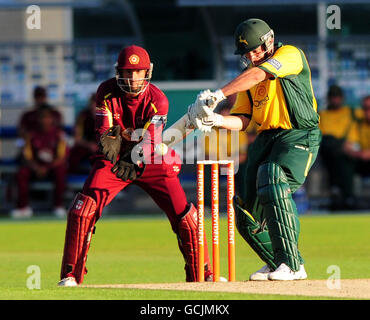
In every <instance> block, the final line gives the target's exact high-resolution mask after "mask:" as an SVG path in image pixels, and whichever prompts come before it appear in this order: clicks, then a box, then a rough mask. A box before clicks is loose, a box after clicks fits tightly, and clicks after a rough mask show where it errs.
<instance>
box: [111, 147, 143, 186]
mask: <svg viewBox="0 0 370 320" xmlns="http://www.w3.org/2000/svg"><path fill="white" fill-rule="evenodd" d="M135 152H136V151H135ZM144 170H145V163H144V162H141V163H140V164H134V163H133V162H132V158H131V150H130V151H127V152H126V153H125V154H124V155H123V156H121V158H120V159H119V160H118V161H117V162H116V164H115V165H114V166H113V168H112V169H111V171H112V172H113V173H115V174H116V177H117V178H120V179H122V180H123V181H127V180H131V181H133V180H136V179H137V178H140V177H141V176H142V174H143V173H144Z"/></svg>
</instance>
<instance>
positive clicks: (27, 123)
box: [18, 86, 62, 138]
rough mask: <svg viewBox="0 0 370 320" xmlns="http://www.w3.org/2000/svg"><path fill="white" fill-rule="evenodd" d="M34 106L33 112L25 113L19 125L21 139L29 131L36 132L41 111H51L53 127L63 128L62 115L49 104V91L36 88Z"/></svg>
mask: <svg viewBox="0 0 370 320" xmlns="http://www.w3.org/2000/svg"><path fill="white" fill-rule="evenodd" d="M33 99H34V105H33V107H32V109H31V110H29V111H27V112H25V113H24V114H23V115H22V117H21V120H20V123H19V125H18V131H19V135H20V137H22V138H24V137H25V136H26V134H27V132H28V131H33V130H35V124H36V123H37V121H38V118H39V113H40V111H42V110H44V109H49V110H50V111H51V114H52V118H53V126H54V127H58V128H61V127H62V115H61V114H60V112H59V111H58V110H56V109H55V108H54V107H53V106H51V105H50V104H48V96H47V91H46V89H45V88H44V87H40V86H38V87H36V88H35V89H34V91H33Z"/></svg>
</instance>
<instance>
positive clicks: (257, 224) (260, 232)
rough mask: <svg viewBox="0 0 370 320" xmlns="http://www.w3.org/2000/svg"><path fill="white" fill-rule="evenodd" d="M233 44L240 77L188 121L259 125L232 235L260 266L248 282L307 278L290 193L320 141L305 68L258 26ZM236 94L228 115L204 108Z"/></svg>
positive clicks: (243, 29) (294, 51) (201, 102)
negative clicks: (235, 232)
mask: <svg viewBox="0 0 370 320" xmlns="http://www.w3.org/2000/svg"><path fill="white" fill-rule="evenodd" d="M235 44H236V51H235V54H238V55H241V58H242V61H243V62H245V65H246V70H244V71H243V72H242V73H241V74H240V75H239V76H237V77H236V78H235V79H234V80H232V81H231V82H229V83H228V84H226V85H225V86H224V87H222V88H221V89H219V90H216V91H214V92H211V91H209V90H206V91H203V92H201V93H200V94H199V95H198V98H197V100H196V101H195V103H194V104H193V105H191V106H190V107H189V109H188V116H189V118H190V121H191V122H192V124H193V125H194V126H195V127H196V128H198V129H200V130H202V131H204V132H207V131H210V130H211V128H212V127H214V126H216V127H222V128H226V129H231V130H245V129H246V128H247V126H248V124H249V122H250V120H251V119H252V118H253V119H254V120H255V122H256V123H257V124H258V127H259V128H258V136H257V138H256V140H255V142H254V143H253V144H252V145H251V146H250V149H249V150H248V163H247V168H246V175H245V183H246V189H245V190H246V192H245V194H244V195H243V196H242V199H240V198H238V197H236V198H235V210H236V223H237V228H238V230H239V232H240V234H241V235H242V236H243V238H244V239H245V240H246V241H247V243H248V244H249V245H250V246H251V247H252V248H253V250H254V251H255V252H256V253H257V254H258V256H259V257H260V258H261V259H262V260H263V261H264V262H265V263H266V265H265V266H264V267H263V268H262V269H260V270H258V271H257V272H255V273H253V274H252V275H251V276H250V279H251V280H268V279H269V280H298V279H306V278H307V274H306V271H305V269H304V261H303V259H302V256H301V254H300V252H299V250H298V236H299V232H300V223H299V219H298V213H297V209H296V205H295V203H294V201H293V199H292V194H293V193H294V192H295V191H296V190H297V189H298V188H299V187H300V186H301V185H302V184H303V183H304V181H305V179H306V177H307V174H308V172H309V170H310V168H311V166H312V164H313V163H314V161H315V159H316V156H317V152H318V149H319V145H320V141H321V132H320V130H319V128H318V123H319V115H318V113H317V104H316V99H315V95H314V92H313V89H312V82H311V72H310V68H309V65H308V62H307V59H306V57H305V55H304V53H303V51H302V50H301V49H299V48H297V47H295V46H292V45H283V44H281V43H277V44H275V43H274V32H273V30H272V29H271V28H270V27H269V26H268V25H267V23H266V22H264V21H262V20H259V19H248V20H246V21H244V22H242V23H241V24H239V26H238V27H237V29H236V32H235ZM235 93H237V98H236V102H235V104H234V106H233V108H232V110H231V115H230V116H222V115H220V114H217V113H214V112H212V110H211V109H210V108H209V107H208V105H213V104H216V103H218V102H220V101H222V100H223V99H225V97H227V96H230V95H232V94H235Z"/></svg>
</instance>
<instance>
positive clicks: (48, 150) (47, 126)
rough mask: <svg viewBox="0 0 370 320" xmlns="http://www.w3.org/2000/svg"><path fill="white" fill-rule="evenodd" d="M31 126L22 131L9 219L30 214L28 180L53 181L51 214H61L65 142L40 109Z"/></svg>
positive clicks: (47, 111) (49, 114) (48, 114)
mask: <svg viewBox="0 0 370 320" xmlns="http://www.w3.org/2000/svg"><path fill="white" fill-rule="evenodd" d="M37 116H38V118H37V119H36V122H35V123H34V129H32V130H29V131H27V132H25V135H24V138H25V145H24V148H23V152H22V161H21V166H20V168H19V170H18V172H17V176H16V180H17V187H18V199H17V208H16V209H14V210H12V211H11V217H13V218H28V217H31V216H32V215H33V211H32V208H30V207H29V183H30V181H31V179H32V180H44V179H52V180H53V181H54V211H53V213H54V215H55V216H57V217H64V216H65V214H66V210H65V209H64V207H63V200H64V199H63V196H64V189H65V180H66V157H67V151H68V149H67V144H66V141H65V140H64V134H63V132H62V130H61V129H60V128H58V127H56V126H55V118H54V113H53V112H52V110H51V109H49V108H43V109H42V110H39V111H38V113H37Z"/></svg>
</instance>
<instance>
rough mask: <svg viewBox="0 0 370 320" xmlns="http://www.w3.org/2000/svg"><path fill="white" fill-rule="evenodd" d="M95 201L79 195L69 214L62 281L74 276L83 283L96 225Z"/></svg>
mask: <svg viewBox="0 0 370 320" xmlns="http://www.w3.org/2000/svg"><path fill="white" fill-rule="evenodd" d="M95 211H96V203H95V200H94V199H93V198H91V197H89V196H86V195H84V194H82V193H78V194H77V195H76V197H75V199H74V201H73V203H72V206H71V208H70V210H69V213H68V219H67V229H66V237H65V244H64V254H63V261H62V269H61V274H60V277H61V279H63V278H65V277H67V276H70V275H73V276H74V277H75V278H76V281H77V283H79V284H80V283H82V281H83V278H84V275H85V273H86V272H87V270H86V268H85V265H86V258H87V252H88V250H89V247H90V242H91V236H92V233H93V229H94V224H95Z"/></svg>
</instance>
